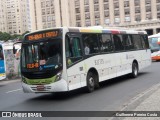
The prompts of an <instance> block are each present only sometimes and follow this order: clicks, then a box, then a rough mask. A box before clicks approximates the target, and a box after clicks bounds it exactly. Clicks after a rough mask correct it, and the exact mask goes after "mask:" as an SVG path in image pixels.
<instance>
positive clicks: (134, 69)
mask: <svg viewBox="0 0 160 120" xmlns="http://www.w3.org/2000/svg"><path fill="white" fill-rule="evenodd" d="M137 76H138V64H137V63H136V62H133V63H132V73H131V77H132V78H136V77H137Z"/></svg>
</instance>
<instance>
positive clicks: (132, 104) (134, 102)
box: [109, 83, 160, 120]
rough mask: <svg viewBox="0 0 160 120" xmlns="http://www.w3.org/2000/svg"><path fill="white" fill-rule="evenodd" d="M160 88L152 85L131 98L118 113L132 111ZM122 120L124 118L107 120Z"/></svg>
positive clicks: (157, 85)
mask: <svg viewBox="0 0 160 120" xmlns="http://www.w3.org/2000/svg"><path fill="white" fill-rule="evenodd" d="M159 88H160V83H158V84H156V85H153V86H152V87H151V88H149V89H147V90H145V91H144V92H142V93H140V94H138V95H136V96H135V97H133V98H132V99H131V100H130V101H129V102H127V103H125V104H124V105H122V108H121V109H120V111H134V110H135V109H136V107H138V106H139V105H140V104H141V103H142V102H143V101H144V100H146V99H147V98H148V97H150V96H151V95H152V94H153V93H154V92H155V91H157V90H158V89H159ZM117 119H118V120H123V119H125V117H121V118H120V117H111V118H110V119H109V120H117Z"/></svg>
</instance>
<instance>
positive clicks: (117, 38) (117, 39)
mask: <svg viewBox="0 0 160 120" xmlns="http://www.w3.org/2000/svg"><path fill="white" fill-rule="evenodd" d="M112 37H113V41H114V45H115V51H121V50H124V46H123V41H122V38H121V37H122V36H121V35H112Z"/></svg>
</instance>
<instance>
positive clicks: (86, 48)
mask: <svg viewBox="0 0 160 120" xmlns="http://www.w3.org/2000/svg"><path fill="white" fill-rule="evenodd" d="M84 45H85V48H84V52H85V55H89V54H90V49H89V46H88V43H84Z"/></svg>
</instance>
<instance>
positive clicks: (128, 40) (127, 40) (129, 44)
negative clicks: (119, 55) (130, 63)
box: [122, 35, 134, 50]
mask: <svg viewBox="0 0 160 120" xmlns="http://www.w3.org/2000/svg"><path fill="white" fill-rule="evenodd" d="M122 36H123V45H124V47H125V50H132V49H134V44H133V40H132V37H131V35H122Z"/></svg>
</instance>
